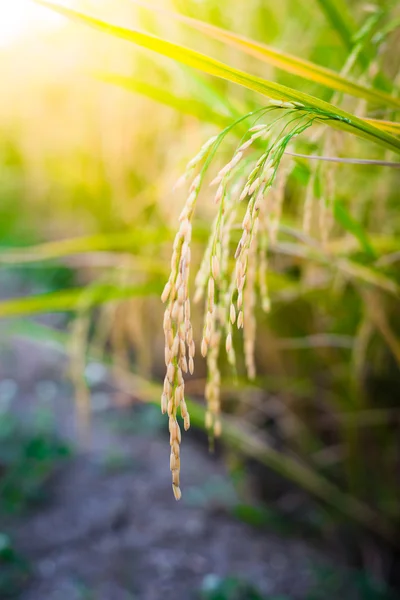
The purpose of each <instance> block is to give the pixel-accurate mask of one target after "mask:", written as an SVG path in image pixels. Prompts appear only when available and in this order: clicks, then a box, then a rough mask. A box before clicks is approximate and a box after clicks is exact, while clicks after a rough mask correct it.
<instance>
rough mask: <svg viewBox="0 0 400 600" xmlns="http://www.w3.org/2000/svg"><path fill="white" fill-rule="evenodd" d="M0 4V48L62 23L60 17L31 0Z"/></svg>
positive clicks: (11, 0) (15, 0)
mask: <svg viewBox="0 0 400 600" xmlns="http://www.w3.org/2000/svg"><path fill="white" fill-rule="evenodd" d="M0 4H1V7H0V47H4V46H8V45H10V44H12V43H13V42H15V41H16V40H18V39H20V38H22V37H23V36H24V34H26V33H28V32H29V33H32V32H34V33H37V32H41V31H44V30H48V29H52V28H54V27H57V26H58V25H59V24H60V23H62V21H63V19H62V17H60V16H58V15H56V14H53V13H52V12H51V11H50V10H48V9H46V8H45V7H43V6H39V5H38V4H35V3H34V2H33V0H2V2H1V3H0ZM64 4H67V3H66V2H64Z"/></svg>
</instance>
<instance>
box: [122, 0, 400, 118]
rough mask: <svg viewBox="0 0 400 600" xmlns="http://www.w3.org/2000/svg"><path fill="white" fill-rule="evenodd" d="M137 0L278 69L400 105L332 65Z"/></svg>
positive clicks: (353, 94) (369, 97)
mask: <svg viewBox="0 0 400 600" xmlns="http://www.w3.org/2000/svg"><path fill="white" fill-rule="evenodd" d="M133 2H134V3H135V4H139V5H140V6H143V7H144V8H146V9H147V10H152V11H155V12H159V13H161V14H163V15H164V14H165V15H167V16H168V17H170V18H173V19H175V20H177V21H180V22H182V23H184V24H185V25H188V26H189V27H192V28H193V29H196V30H197V31H201V32H202V33H204V34H205V35H207V36H208V37H210V38H213V39H216V40H219V41H222V42H225V43H226V44H228V45H229V46H233V47H235V48H238V49H239V50H242V51H243V52H245V53H246V54H249V55H251V56H254V57H256V58H258V59H259V60H262V61H264V62H267V63H268V64H270V65H272V66H274V67H276V68H278V69H282V70H283V71H286V72H288V73H291V74H292V75H297V76H299V77H302V78H304V79H307V80H309V81H312V82H314V83H319V84H321V85H324V86H326V87H328V88H331V89H332V90H336V91H338V92H343V93H345V94H350V95H351V96H356V97H359V98H363V99H364V100H368V101H369V102H373V103H375V104H383V105H385V106H391V107H393V108H397V109H400V98H397V97H394V96H391V95H390V94H387V93H385V92H382V91H380V90H375V89H373V88H369V87H367V86H364V85H361V84H358V83H356V82H354V81H351V79H348V78H347V77H344V76H342V75H340V74H339V73H336V72H335V71H332V70H331V69H327V68H325V67H322V66H320V65H317V64H315V63H312V62H310V61H308V60H304V59H302V58H298V57H297V56H294V55H292V54H288V53H285V52H282V51H281V50H278V49H276V48H273V47H271V46H267V45H266V44H262V43H260V42H256V41H254V40H251V39H248V38H246V37H245V36H242V35H238V34H236V33H233V32H231V31H228V30H226V29H222V28H220V27H216V26H215V25H210V24H209V23H206V22H204V21H200V20H198V19H193V18H192V17H186V16H184V15H181V14H179V13H175V12H172V11H167V10H163V9H160V8H158V7H155V6H151V5H149V4H144V3H143V2H140V1H139V0H133Z"/></svg>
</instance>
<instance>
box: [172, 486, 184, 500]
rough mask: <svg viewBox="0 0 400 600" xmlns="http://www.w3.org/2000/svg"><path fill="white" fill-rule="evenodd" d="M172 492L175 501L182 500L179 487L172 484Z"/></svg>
mask: <svg viewBox="0 0 400 600" xmlns="http://www.w3.org/2000/svg"><path fill="white" fill-rule="evenodd" d="M172 491H173V493H174V496H175V500H180V499H181V498H182V492H181V488H180V487H179V486H177V485H173V484H172Z"/></svg>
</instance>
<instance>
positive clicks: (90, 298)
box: [0, 282, 162, 318]
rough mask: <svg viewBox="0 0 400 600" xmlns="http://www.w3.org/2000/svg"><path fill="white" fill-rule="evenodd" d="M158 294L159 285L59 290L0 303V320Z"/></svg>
mask: <svg viewBox="0 0 400 600" xmlns="http://www.w3.org/2000/svg"><path fill="white" fill-rule="evenodd" d="M161 292H162V282H159V283H158V282H153V283H148V284H144V285H136V286H127V287H121V286H119V287H117V286H113V285H97V286H94V287H92V288H91V289H90V291H88V288H77V289H72V290H63V291H60V292H52V293H49V294H41V295H38V296H29V297H26V298H13V299H11V300H4V301H3V302H0V317H1V318H4V317H20V316H22V315H25V316H26V315H34V314H38V313H49V312H71V311H75V310H77V309H78V308H79V307H80V306H81V303H82V302H83V301H84V302H85V306H97V305H99V304H105V303H106V302H111V301H113V300H122V299H125V298H133V297H139V296H149V295H154V294H160V293H161Z"/></svg>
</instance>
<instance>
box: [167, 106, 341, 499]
mask: <svg viewBox="0 0 400 600" xmlns="http://www.w3.org/2000/svg"><path fill="white" fill-rule="evenodd" d="M285 110H286V111H287V114H290V119H291V120H289V119H288V123H286V125H285V127H284V128H283V129H282V127H281V125H280V123H281V119H282V116H284V115H282V112H283V111H285ZM307 110H308V111H309V112H308V113H307ZM276 111H277V112H278V113H279V115H280V116H279V117H278V118H276V119H275V120H274V121H272V123H270V124H264V123H259V124H255V125H254V126H252V127H251V128H250V129H249V131H248V133H247V135H246V136H245V138H244V139H243V140H242V142H241V143H240V145H239V147H238V148H237V149H236V151H235V152H233V155H232V158H231V160H230V161H229V162H228V163H227V164H226V165H225V166H224V167H222V168H221V169H220V170H219V172H218V173H217V175H216V177H214V179H213V181H212V184H213V185H216V186H218V187H217V191H216V195H215V201H216V203H217V204H218V210H217V215H216V217H215V219H214V221H213V225H212V231H211V235H210V238H209V242H208V245H207V248H206V251H205V253H204V256H203V259H202V262H201V265H200V268H199V271H198V273H197V275H196V279H195V294H194V298H195V300H196V301H198V300H200V299H201V298H203V297H204V296H205V316H204V326H203V337H202V341H201V354H202V355H203V356H205V357H206V359H207V373H208V375H207V384H206V388H205V397H206V401H207V411H206V416H205V424H206V427H207V429H208V430H209V432H210V437H211V438H212V437H214V436H215V437H216V436H218V435H220V433H221V421H220V416H219V415H220V409H221V407H220V385H221V375H220V371H219V364H218V363H219V351H220V346H221V340H222V339H224V342H225V348H226V351H227V355H228V360H229V362H230V363H231V364H232V365H234V364H235V352H234V348H233V328H232V325H233V324H236V325H237V327H238V328H239V329H240V328H242V327H243V328H244V333H243V337H244V353H245V363H246V369H247V372H248V375H249V376H250V377H254V375H255V361H254V347H255V336H256V322H255V302H256V293H255V292H256V279H257V276H258V286H259V292H260V296H261V302H262V306H263V308H264V310H269V305H270V300H269V295H268V286H267V280H266V279H267V268H268V262H267V252H268V245H269V243H274V241H275V239H276V235H277V231H278V228H279V221H280V216H281V211H282V204H283V199H284V190H285V181H286V170H285V171H284V170H282V168H281V166H280V167H279V177H278V180H277V182H276V183H275V179H276V175H277V169H278V166H279V165H280V162H281V159H282V156H283V153H284V151H285V149H286V147H287V145H288V143H289V141H290V140H291V139H292V138H293V137H294V136H295V135H298V133H300V132H302V131H304V130H305V129H306V128H307V127H309V126H310V125H311V124H312V118H311V117H312V116H313V115H312V113H311V112H310V109H306V107H304V106H303V105H301V104H299V103H296V102H293V103H292V102H286V101H282V102H281V101H278V102H274V103H272V104H271V105H270V107H269V108H267V109H263V111H261V112H260V111H256V113H255V114H257V115H258V117H257V118H259V116H261V114H267V112H269V113H271V114H272V113H275V112H276ZM297 113H298V116H296V114H297ZM308 114H309V115H310V118H309V119H308V120H306V121H305V120H304V117H305V116H306V117H307V115H308ZM293 115H295V116H294V118H293ZM288 127H289V129H288ZM229 130H230V128H227V129H226V130H224V132H222V133H221V134H220V135H219V136H214V137H213V138H211V139H210V140H208V141H207V142H206V143H205V144H204V145H203V146H202V147H201V149H200V151H199V152H198V154H197V155H196V156H195V157H194V158H193V159H192V160H191V161H190V162H189V163H188V165H187V170H186V172H185V174H184V177H183V178H181V182H182V181H187V180H188V179H189V178H190V177H192V179H193V180H192V183H191V185H190V190H189V194H188V197H187V200H186V202H185V205H184V207H183V209H182V211H181V214H180V216H179V230H178V233H177V235H176V237H175V240H174V244H173V252H172V258H171V274H170V277H169V279H168V282H167V283H166V286H165V288H164V290H163V293H162V300H163V302H165V304H166V310H165V314H164V323H163V327H164V334H165V363H166V372H167V374H166V378H165V380H164V390H163V395H162V398H161V408H162V411H163V412H167V413H168V414H169V430H170V444H171V458H170V466H171V469H172V473H173V490H174V494H175V497H176V498H177V499H178V498H180V494H181V492H180V487H179V466H180V463H179V453H180V448H179V444H180V441H181V431H180V427H179V425H178V422H177V421H176V415H177V409H178V408H179V409H180V413H181V416H182V418H183V421H184V423H183V424H184V428H185V430H186V429H188V427H189V425H190V417H189V413H188V411H187V405H186V402H185V398H184V381H183V373H187V372H189V373H190V374H193V371H194V360H193V359H194V354H195V347H194V340H193V329H192V325H191V322H190V318H191V314H190V312H191V311H190V300H189V271H190V264H191V247H190V245H191V237H192V216H193V209H194V205H195V203H196V200H197V196H198V193H199V190H200V186H201V184H202V180H203V177H204V174H205V170H206V169H207V168H208V166H209V164H210V160H211V158H212V157H213V155H214V153H215V150H216V149H217V147H218V145H219V144H220V143H221V141H222V139H223V138H224V137H225V135H227V133H228V131H229ZM274 132H276V136H275V138H274ZM250 147H252V150H251V152H247V151H248V149H250ZM260 148H261V150H260V152H259V154H258V156H256V157H255V158H254V156H255V152H256V151H257V150H259V149H260ZM253 153H254V154H253ZM201 165H203V166H202V167H201ZM196 169H199V173H198V174H197V175H196V176H195V177H194V178H193V172H194V170H196ZM326 187H327V188H328V187H329V182H327V184H326ZM238 212H240V214H241V217H240V219H239V222H240V221H241V229H242V232H241V237H240V240H239V242H238V244H237V247H236V251H235V253H234V258H235V268H234V269H233V271H232V270H231V268H230V240H231V232H232V230H234V229H235V228H236V221H237V213H238ZM323 217H324V215H323V213H321V218H323Z"/></svg>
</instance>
